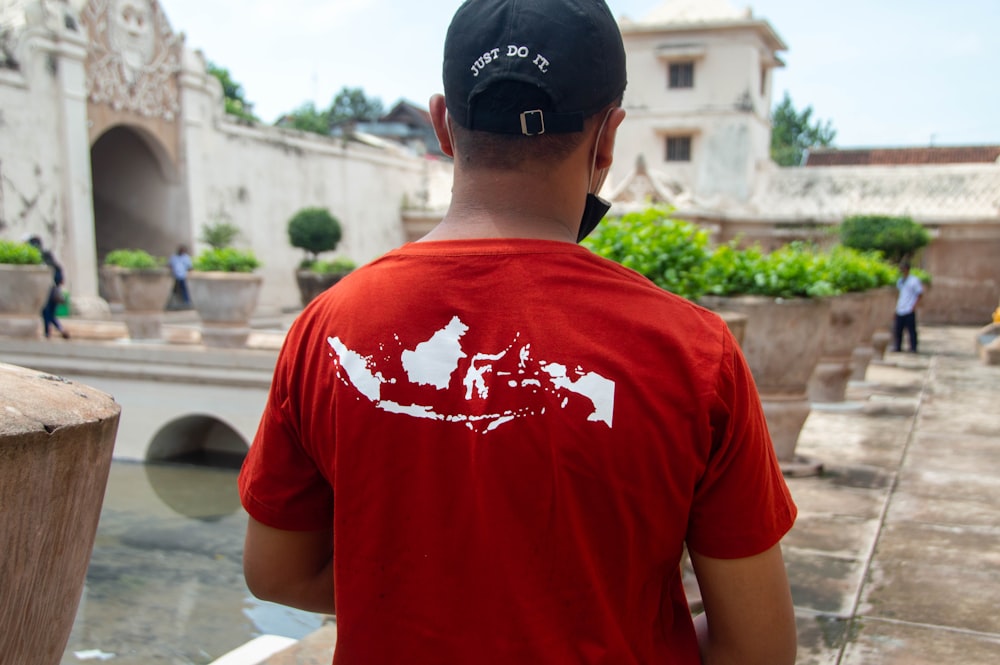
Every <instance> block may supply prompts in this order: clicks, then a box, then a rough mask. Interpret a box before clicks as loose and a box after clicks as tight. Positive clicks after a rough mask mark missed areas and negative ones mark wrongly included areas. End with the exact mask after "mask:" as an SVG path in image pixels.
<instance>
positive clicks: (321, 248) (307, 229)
mask: <svg viewBox="0 0 1000 665" xmlns="http://www.w3.org/2000/svg"><path fill="white" fill-rule="evenodd" d="M341 233H342V231H341V228H340V221H339V220H337V218H336V217H334V216H333V215H331V214H330V211H329V210H327V209H326V208H303V209H302V210H299V211H298V212H297V213H295V215H293V216H292V218H291V219H290V220H288V241H289V242H290V243H291V245H292V247H297V248H299V249H303V250H305V251H306V252H307V253H308V254H309V257H308V259H307V261H310V262H315V261H316V256H317V255H318V254H320V253H322V252H332V251H333V250H335V249H337V245H338V244H339V243H340V238H341Z"/></svg>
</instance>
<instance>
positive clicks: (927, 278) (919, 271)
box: [892, 267, 934, 286]
mask: <svg viewBox="0 0 1000 665" xmlns="http://www.w3.org/2000/svg"><path fill="white" fill-rule="evenodd" d="M910 272H911V273H913V274H914V275H916V276H917V279H919V280H920V281H921V282H923V283H924V285H925V286H930V285H931V283H932V282H933V281H934V280H933V278H932V277H931V274H930V273H929V272H927V271H926V270H924V269H923V268H916V267H914V268H910ZM899 277H901V275H896V278H897V279H898V278H899ZM892 283H893V285H895V284H896V282H895V280H893V282H892Z"/></svg>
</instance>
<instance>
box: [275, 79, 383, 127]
mask: <svg viewBox="0 0 1000 665" xmlns="http://www.w3.org/2000/svg"><path fill="white" fill-rule="evenodd" d="M384 114H385V111H384V109H383V107H382V100H380V99H379V98H378V97H368V96H366V95H365V92H364V90H362V89H361V88H348V87H344V88H342V89H341V90H340V92H338V93H337V95H336V96H335V97H334V98H333V101H332V102H331V103H330V108H328V109H326V110H325V111H322V110H320V109H318V108H316V105H315V104H313V103H312V102H306V103H304V104H302V105H301V106H299V107H298V108H297V109H295V110H294V111H292V112H291V113H286V114H285V115H284V116H283V117H282V118H281V119H280V120H279V121H278V122H277V124H278V125H280V126H281V127H291V128H292V129H299V130H302V131H305V132H314V133H316V134H323V135H324V136H326V135H328V134H329V133H330V130H331V129H333V128H334V127H336V126H337V125H340V124H343V123H345V122H351V121H358V122H371V121H375V120H378V119H379V118H380V117H382V116H383V115H384Z"/></svg>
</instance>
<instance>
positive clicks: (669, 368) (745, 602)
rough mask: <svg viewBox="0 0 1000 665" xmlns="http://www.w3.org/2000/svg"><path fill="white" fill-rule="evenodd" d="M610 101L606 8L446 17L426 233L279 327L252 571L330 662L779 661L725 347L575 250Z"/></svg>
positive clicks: (767, 491)
mask: <svg viewBox="0 0 1000 665" xmlns="http://www.w3.org/2000/svg"><path fill="white" fill-rule="evenodd" d="M625 83H626V66H625V50H624V47H623V44H622V36H621V32H620V30H619V28H618V25H617V23H616V22H615V19H614V17H613V16H612V14H611V12H610V10H609V9H608V7H607V5H606V4H605V3H604V2H603V1H602V0H520V1H518V0H469V1H468V2H465V3H464V4H462V6H461V7H460V8H459V9H458V11H457V13H456V14H455V17H454V19H453V21H452V23H451V26H450V28H449V30H448V34H447V37H446V39H445V43H444V92H445V95H444V97H442V96H440V95H435V96H434V97H433V98H431V101H430V116H431V121H432V123H433V126H434V130H435V133H436V136H437V139H438V141H439V142H440V144H441V148H442V150H443V152H444V153H445V154H447V155H449V156H451V157H453V158H454V165H455V168H454V174H453V176H454V183H453V185H454V187H453V190H452V199H451V204H450V206H449V208H448V211H447V213H446V215H445V216H444V218H443V219H442V221H441V222H440V223H439V224H438V225H437V226H436V227H434V229H433V230H432V231H430V233H429V234H428V235H426V236H425V237H424V238H422V239H421V241H420V242H413V243H409V244H407V245H404V246H403V247H401V248H399V249H396V250H394V251H392V252H389V253H388V254H386V255H385V256H383V257H381V258H379V259H377V260H375V261H374V262H372V263H370V264H368V265H367V266H365V267H364V268H361V269H359V270H356V271H354V272H353V273H351V274H350V275H349V276H348V277H346V278H344V279H343V280H341V281H340V282H338V283H337V284H336V285H335V286H334V287H332V288H330V289H328V290H327V291H325V292H324V293H323V294H321V295H320V296H319V297H317V298H316V299H315V300H313V301H312V303H311V304H310V305H309V306H308V307H307V308H306V309H305V310H304V311H303V312H302V314H301V315H300V316H299V317H298V318H297V320H296V321H295V323H294V325H293V326H292V328H291V330H289V332H288V335H287V340H286V342H285V345H284V348H283V350H282V352H281V354H280V357H279V359H278V361H277V365H276V368H275V373H274V380H273V382H272V384H271V389H270V394H269V397H268V401H267V403H266V406H265V407H264V413H263V416H262V418H261V422H260V427H259V428H258V430H257V434H256V436H255V437H254V441H253V444H252V445H251V447H250V450H249V452H248V454H247V457H246V461H245V462H244V465H243V469H242V471H241V474H240V481H239V487H240V492H241V497H242V500H243V505H244V506H245V508H246V510H247V512H248V513H249V515H250V519H249V520H248V527H247V535H246V546H245V548H244V557H243V565H244V572H245V575H246V580H247V583H248V585H249V588H250V590H251V591H252V592H253V593H254V594H256V595H257V596H258V597H260V598H263V599H265V600H272V601H275V602H280V603H283V604H286V605H290V606H293V607H299V608H302V609H306V610H310V611H314V612H321V613H330V614H332V613H336V617H337V644H336V652H335V655H334V662H335V663H338V664H339V663H344V664H353V663H365V664H366V665H390V664H392V665H395V664H399V663H420V664H424V663H435V664H437V665H500V664H503V665H513V664H517V665H520V664H522V663H524V664H532V665H534V664H536V663H537V664H542V663H544V664H550V663H552V664H567V665H568V664H571V663H572V664H573V665H591V664H593V665H596V664H598V663H642V664H653V663H673V664H674V665H699V664H700V663H703V662H704V663H739V664H740V665H750V664H762V663H766V664H767V665H789V664H791V663H793V662H794V660H795V652H796V631H795V613H794V609H793V606H792V599H791V593H790V591H789V586H788V579H787V576H786V573H785V566H784V560H783V558H782V554H781V547H780V540H781V538H782V536H784V534H785V533H786V532H787V531H788V529H790V528H791V526H792V523H793V521H794V519H795V513H796V509H795V505H794V503H793V502H792V499H791V496H790V495H789V492H788V488H787V486H786V485H785V481H784V479H783V478H782V473H781V469H780V467H779V465H778V462H777V459H776V457H775V453H774V449H773V446H772V442H771V439H770V437H769V435H768V430H767V423H766V420H765V418H764V413H763V410H762V408H761V403H760V398H759V396H758V394H757V390H756V388H755V387H754V382H753V378H752V376H751V374H750V370H749V368H748V367H747V364H746V361H745V359H744V358H743V356H742V354H741V353H740V349H739V346H738V345H737V343H736V340H735V339H734V338H733V336H732V334H731V333H730V332H729V329H728V328H727V327H726V324H725V322H723V320H722V319H721V318H720V317H719V316H717V315H716V314H713V313H712V312H709V311H708V310H706V309H703V308H701V307H698V306H696V305H694V304H692V303H691V302H689V301H687V300H684V299H683V298H680V297H678V296H675V295H672V294H670V293H668V292H667V291H664V290H663V289H660V288H658V287H656V286H655V285H653V284H652V283H651V282H650V281H649V280H648V279H646V278H645V277H643V276H641V275H639V274H638V273H636V272H634V271H632V270H629V269H627V268H625V267H623V266H621V265H619V264H617V263H614V262H611V261H608V260H606V259H603V258H601V257H599V256H597V255H596V254H594V253H593V252H591V251H590V250H588V249H586V248H584V247H581V246H580V245H579V244H577V241H578V240H579V239H580V238H582V237H584V236H586V235H587V233H588V232H590V231H591V230H592V229H593V228H594V226H595V225H596V224H597V223H598V222H599V221H600V219H601V217H602V216H603V215H604V213H605V212H607V209H608V208H607V205H606V202H603V201H602V200H601V199H600V198H598V196H597V194H598V192H599V191H600V189H601V184H602V182H603V180H604V176H605V175H606V173H607V170H608V169H609V168H610V166H611V162H612V153H613V149H614V143H615V137H616V133H617V130H618V127H619V125H620V124H621V122H622V120H623V119H624V117H625V111H624V110H623V109H622V107H621V102H622V95H623V93H624V91H625ZM390 288H391V289H392V297H378V296H377V294H381V293H385V292H386V290H387V289H390ZM685 544H686V545H687V549H688V552H689V553H690V556H691V561H692V563H693V567H694V571H695V574H696V576H697V578H698V583H699V585H700V589H701V596H702V600H703V603H704V608H705V611H704V613H702V614H701V615H699V616H698V618H697V619H693V618H692V616H691V612H690V609H689V607H688V600H687V598H686V597H685V593H684V586H683V584H682V580H681V567H680V563H681V560H682V556H683V552H684V549H685Z"/></svg>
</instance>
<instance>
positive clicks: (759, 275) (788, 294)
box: [705, 243, 840, 298]
mask: <svg viewBox="0 0 1000 665" xmlns="http://www.w3.org/2000/svg"><path fill="white" fill-rule="evenodd" d="M823 263H824V260H823V258H822V257H821V255H820V254H819V253H818V252H817V251H816V250H815V249H814V248H812V247H810V246H808V245H804V244H802V243H792V244H789V245H785V246H784V247H780V248H778V249H776V250H774V251H773V252H771V253H769V254H765V253H764V252H762V251H761V249H760V248H759V247H750V248H747V249H742V250H741V249H737V248H736V247H735V246H734V245H722V246H720V247H717V248H716V249H715V250H714V251H713V252H712V253H711V255H710V257H709V259H708V262H707V265H706V267H705V277H706V280H707V281H708V286H707V293H710V294H712V295H719V296H736V295H760V296H770V297H774V298H817V297H822V296H831V295H836V294H837V293H839V292H840V290H839V289H838V288H837V287H836V286H834V284H832V283H831V282H830V281H828V280H827V279H826V274H825V272H824V269H823Z"/></svg>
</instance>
